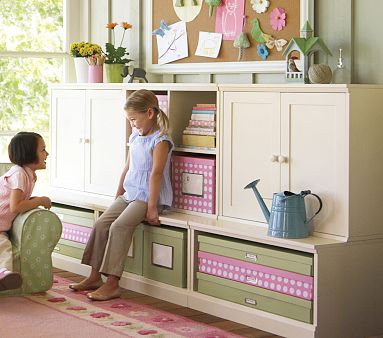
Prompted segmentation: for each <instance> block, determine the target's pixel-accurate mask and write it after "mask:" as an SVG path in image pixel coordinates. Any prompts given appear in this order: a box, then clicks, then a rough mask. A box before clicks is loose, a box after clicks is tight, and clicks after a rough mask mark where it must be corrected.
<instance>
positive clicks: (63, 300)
mask: <svg viewBox="0 0 383 338" xmlns="http://www.w3.org/2000/svg"><path fill="white" fill-rule="evenodd" d="M65 301H66V298H65V297H53V298H50V299H48V302H51V303H61V302H65Z"/></svg>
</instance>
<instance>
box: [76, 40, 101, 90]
mask: <svg viewBox="0 0 383 338" xmlns="http://www.w3.org/2000/svg"><path fill="white" fill-rule="evenodd" d="M101 53H102V50H101V47H100V46H99V45H97V44H95V43H89V42H84V41H81V42H73V43H71V44H70V54H71V55H72V56H73V62H74V66H75V70H76V79H77V82H82V83H84V82H85V83H86V82H88V71H89V70H88V68H89V63H88V58H89V57H92V56H95V55H101Z"/></svg>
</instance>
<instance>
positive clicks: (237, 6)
mask: <svg viewBox="0 0 383 338" xmlns="http://www.w3.org/2000/svg"><path fill="white" fill-rule="evenodd" d="M244 13H245V1H244V0H225V1H222V5H221V6H219V7H218V8H217V17H216V24H215V31H216V32H217V33H222V38H223V40H234V39H235V38H236V37H237V36H238V35H239V34H241V32H242V27H243V18H244V15H245V14H244Z"/></svg>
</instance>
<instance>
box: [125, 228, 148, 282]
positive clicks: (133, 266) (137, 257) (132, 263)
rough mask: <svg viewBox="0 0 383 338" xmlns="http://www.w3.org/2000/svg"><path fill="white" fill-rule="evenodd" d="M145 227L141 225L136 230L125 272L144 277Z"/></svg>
mask: <svg viewBox="0 0 383 338" xmlns="http://www.w3.org/2000/svg"><path fill="white" fill-rule="evenodd" d="M143 241H144V225H143V224H139V225H138V226H137V227H136V230H134V233H133V238H132V244H131V246H130V248H129V252H128V256H127V257H126V261H125V267H124V271H127V272H131V273H135V274H136V275H142V259H143V252H142V248H143Z"/></svg>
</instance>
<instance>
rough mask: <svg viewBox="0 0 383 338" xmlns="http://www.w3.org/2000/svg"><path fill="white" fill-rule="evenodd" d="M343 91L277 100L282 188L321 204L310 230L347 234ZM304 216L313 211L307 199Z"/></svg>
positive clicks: (344, 96)
mask: <svg viewBox="0 0 383 338" xmlns="http://www.w3.org/2000/svg"><path fill="white" fill-rule="evenodd" d="M346 100H347V94H344V93H299V94H297V93H292V94H288V93H285V94H282V96H281V107H282V108H281V111H282V115H281V116H282V117H281V131H282V132H281V145H282V147H281V155H282V156H284V157H285V158H286V162H284V163H282V165H281V188H282V189H281V190H291V191H293V192H300V191H301V190H311V191H312V192H313V193H315V194H317V195H319V196H320V197H321V199H322V200H323V209H322V211H321V212H320V213H319V214H318V216H317V217H315V218H314V221H313V224H312V225H313V226H314V230H315V231H318V232H322V233H327V234H332V235H342V236H345V235H347V222H348V219H347V217H348V216H347V210H348V207H347V205H348V199H347V182H348V166H347V160H348V146H347V128H348V118H347V111H346ZM306 206H307V214H308V216H310V215H312V214H313V212H314V211H315V210H316V209H317V207H318V203H317V201H316V200H315V198H311V197H308V198H306Z"/></svg>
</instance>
